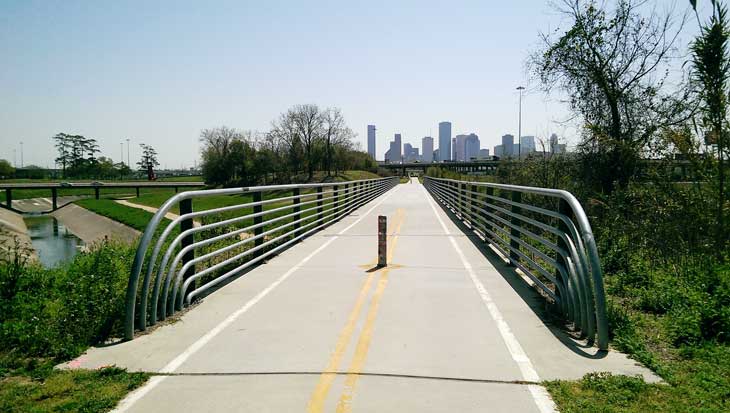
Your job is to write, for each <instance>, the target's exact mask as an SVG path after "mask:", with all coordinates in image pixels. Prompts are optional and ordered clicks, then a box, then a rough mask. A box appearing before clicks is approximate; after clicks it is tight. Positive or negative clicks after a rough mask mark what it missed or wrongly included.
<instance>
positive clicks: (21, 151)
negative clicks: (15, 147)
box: [20, 141, 23, 168]
mask: <svg viewBox="0 0 730 413" xmlns="http://www.w3.org/2000/svg"><path fill="white" fill-rule="evenodd" d="M20 167H21V168H22V167H23V141H20Z"/></svg>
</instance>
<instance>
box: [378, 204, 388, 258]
mask: <svg viewBox="0 0 730 413" xmlns="http://www.w3.org/2000/svg"><path fill="white" fill-rule="evenodd" d="M387 254H388V218H387V217H385V216H383V215H380V216H378V267H385V266H386V265H388V263H387V262H386V257H387Z"/></svg>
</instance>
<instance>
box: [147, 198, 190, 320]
mask: <svg viewBox="0 0 730 413" xmlns="http://www.w3.org/2000/svg"><path fill="white" fill-rule="evenodd" d="M192 212H193V200H192V199H183V200H182V201H180V216H184V215H185V214H190V213H192ZM192 228H193V220H192V218H187V219H183V220H182V221H180V233H182V232H184V231H187V230H189V229H192ZM193 242H195V236H194V235H193V234H190V235H186V236H185V237H184V238H183V239H182V241H181V242H180V248H185V247H187V246H189V245H192V244H193ZM193 259H195V249H194V248H191V249H190V251H188V252H186V253H185V255H183V257H182V265H185V264H187V263H188V262H190V261H192V260H193ZM193 274H195V266H194V265H191V266H190V268H188V269H187V271H185V274H183V279H184V280H187V279H188V278H189V277H191V276H192V275H193ZM194 289H195V282H193V283H192V284H190V290H194ZM152 311H157V309H153V310H152Z"/></svg>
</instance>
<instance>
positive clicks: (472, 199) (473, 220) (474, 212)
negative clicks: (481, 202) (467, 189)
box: [469, 185, 479, 228]
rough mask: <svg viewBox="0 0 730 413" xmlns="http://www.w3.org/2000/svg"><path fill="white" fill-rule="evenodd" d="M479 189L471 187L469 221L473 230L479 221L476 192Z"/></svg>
mask: <svg viewBox="0 0 730 413" xmlns="http://www.w3.org/2000/svg"><path fill="white" fill-rule="evenodd" d="M478 191H479V188H478V187H477V186H476V185H472V186H471V192H472V193H471V194H469V201H470V202H469V204H470V205H471V216H470V217H469V221H470V222H471V226H472V228H475V227H476V226H477V220H476V217H477V216H478V214H477V199H478V198H477V194H476V193H475V192H478Z"/></svg>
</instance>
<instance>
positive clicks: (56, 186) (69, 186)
mask: <svg viewBox="0 0 730 413" xmlns="http://www.w3.org/2000/svg"><path fill="white" fill-rule="evenodd" d="M203 186H205V183H204V182H174V181H172V182H149V181H138V182H135V181H132V182H116V181H112V182H99V181H97V182H26V183H9V184H5V183H0V191H5V204H4V205H3V204H0V207H2V208H5V209H9V210H11V211H13V212H17V213H19V214H23V213H25V212H27V211H22V210H19V209H17V208H13V191H14V190H43V189H46V190H50V191H51V192H50V194H51V197H50V198H51V209H50V210H48V211H41V212H40V213H41V214H49V213H51V212H53V211H55V210H57V209H60V208H63V207H65V206H66V205H69V204H71V203H73V202H72V201H69V202H66V203H65V204H63V205H61V206H59V205H58V198H59V192H60V191H61V190H63V191H71V190H76V189H93V190H94V198H96V199H99V197H100V196H101V190H102V189H104V190H107V189H125V188H126V189H134V190H135V191H136V193H137V198H139V190H140V188H171V189H174V190H175V193H177V190H178V189H179V188H200V187H203ZM72 195H74V194H72Z"/></svg>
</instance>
